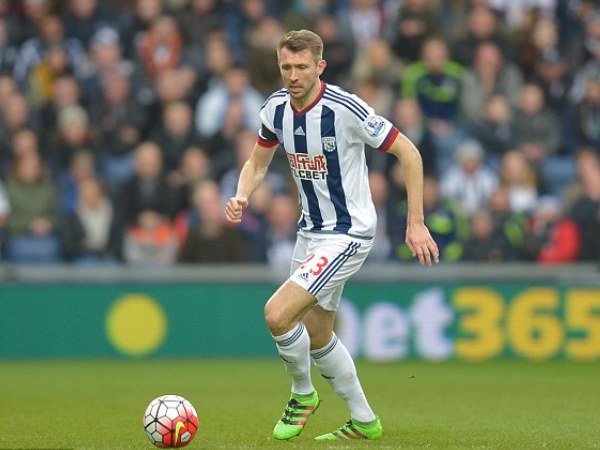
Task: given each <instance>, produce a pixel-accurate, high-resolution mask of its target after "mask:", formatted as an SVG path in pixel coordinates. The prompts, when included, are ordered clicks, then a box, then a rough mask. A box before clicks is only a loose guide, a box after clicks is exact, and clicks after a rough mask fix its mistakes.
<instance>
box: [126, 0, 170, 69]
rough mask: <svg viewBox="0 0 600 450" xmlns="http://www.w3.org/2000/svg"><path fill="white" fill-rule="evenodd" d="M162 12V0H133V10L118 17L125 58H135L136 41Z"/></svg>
mask: <svg viewBox="0 0 600 450" xmlns="http://www.w3.org/2000/svg"><path fill="white" fill-rule="evenodd" d="M162 14H163V1H162V0H135V6H134V10H133V11H131V12H129V13H126V14H123V15H121V16H120V17H119V35H120V36H121V43H122V46H123V53H124V55H125V57H126V58H127V59H130V60H133V59H134V58H135V54H136V43H137V42H138V41H139V40H140V39H141V37H142V34H143V33H144V32H145V31H147V30H149V29H150V27H151V26H152V24H153V23H154V22H155V21H156V20H158V18H159V17H161V16H162Z"/></svg>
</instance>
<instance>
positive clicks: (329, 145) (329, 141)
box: [321, 136, 335, 152]
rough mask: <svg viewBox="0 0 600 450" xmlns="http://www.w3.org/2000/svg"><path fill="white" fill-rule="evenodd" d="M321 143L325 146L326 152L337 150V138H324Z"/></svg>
mask: <svg viewBox="0 0 600 450" xmlns="http://www.w3.org/2000/svg"><path fill="white" fill-rule="evenodd" d="M321 143H322V144H323V150H324V151H326V152H332V151H334V150H335V137H333V136H328V137H322V138H321Z"/></svg>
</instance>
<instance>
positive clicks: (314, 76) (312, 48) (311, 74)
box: [277, 30, 326, 101]
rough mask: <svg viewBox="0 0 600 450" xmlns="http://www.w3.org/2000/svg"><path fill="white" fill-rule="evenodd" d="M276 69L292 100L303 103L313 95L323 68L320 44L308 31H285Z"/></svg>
mask: <svg viewBox="0 0 600 450" xmlns="http://www.w3.org/2000/svg"><path fill="white" fill-rule="evenodd" d="M277 57H278V61H279V70H280V71H281V76H282V78H283V82H284V84H285V86H286V87H287V88H288V90H289V92H290V95H291V96H292V98H293V99H295V100H298V101H302V100H303V99H305V98H309V97H310V96H311V94H314V91H315V89H317V88H318V87H317V84H316V82H317V80H318V78H319V76H320V75H321V74H322V73H323V70H324V69H325V65H326V63H325V61H324V60H323V41H322V40H321V38H320V37H319V35H318V34H316V33H313V32H312V31H309V30H297V31H289V32H287V33H286V34H285V35H284V36H283V37H282V38H281V40H280V41H279V46H278V48H277Z"/></svg>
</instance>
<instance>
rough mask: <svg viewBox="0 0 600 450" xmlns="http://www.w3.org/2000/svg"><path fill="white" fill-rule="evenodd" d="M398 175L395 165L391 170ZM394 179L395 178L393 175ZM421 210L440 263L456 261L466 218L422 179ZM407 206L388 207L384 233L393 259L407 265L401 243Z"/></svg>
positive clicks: (428, 180) (409, 255) (435, 185)
mask: <svg viewBox="0 0 600 450" xmlns="http://www.w3.org/2000/svg"><path fill="white" fill-rule="evenodd" d="M394 172H395V173H397V172H399V165H398V166H396V169H395V170H394ZM396 176H397V175H396ZM423 207H424V212H425V224H426V225H427V228H428V229H429V232H430V233H431V236H432V237H433V239H434V241H435V242H436V244H437V245H438V248H439V249H440V260H443V261H446V262H451V261H458V260H460V259H461V258H462V255H463V242H464V241H465V240H466V238H467V236H468V233H469V230H468V223H467V222H466V217H465V216H464V214H463V213H462V211H461V210H460V208H459V207H458V206H457V205H456V204H455V203H454V202H453V201H452V200H450V199H445V198H443V197H441V196H440V190H439V184H438V182H437V180H436V179H435V178H432V177H425V180H424V184H423ZM407 212H408V204H407V201H406V199H403V200H401V201H400V202H398V203H396V204H394V205H393V206H392V209H391V212H390V216H392V217H390V223H391V224H393V225H391V226H389V228H388V230H389V233H390V239H391V241H392V245H393V250H394V256H395V257H396V259H397V260H399V261H411V260H412V253H411V251H410V249H409V248H408V246H407V245H406V244H405V243H404V237H405V232H406V217H407Z"/></svg>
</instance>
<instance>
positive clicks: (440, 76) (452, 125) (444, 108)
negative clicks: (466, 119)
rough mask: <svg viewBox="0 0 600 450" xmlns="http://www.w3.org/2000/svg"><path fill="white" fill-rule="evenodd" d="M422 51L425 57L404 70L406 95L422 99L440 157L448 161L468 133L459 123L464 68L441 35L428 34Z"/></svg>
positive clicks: (421, 102)
mask: <svg viewBox="0 0 600 450" xmlns="http://www.w3.org/2000/svg"><path fill="white" fill-rule="evenodd" d="M421 55H422V56H421V60H419V61H417V62H414V63H412V64H410V65H409V66H408V67H407V68H406V70H405V71H404V75H403V77H402V97H403V98H408V99H412V100H416V101H417V102H418V103H419V106H420V107H421V110H422V111H423V115H424V116H425V118H426V119H427V121H428V124H429V130H430V131H431V134H432V137H433V140H434V144H435V146H436V148H437V151H438V161H442V162H443V164H446V163H448V162H449V161H450V160H451V155H452V152H453V151H454V149H455V148H456V146H457V145H459V144H460V143H461V142H462V141H464V140H466V139H467V137H468V136H467V135H466V133H465V130H464V129H463V128H462V127H461V126H460V124H459V123H458V119H459V112H460V99H461V93H462V90H463V85H462V83H463V81H462V79H463V73H464V69H463V67H462V66H460V65H459V64H458V63H456V62H454V61H451V60H450V59H449V53H448V46H447V44H446V42H445V41H444V40H443V39H441V38H439V37H431V38H428V39H427V40H426V41H425V43H424V44H423V47H422V48H421Z"/></svg>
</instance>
